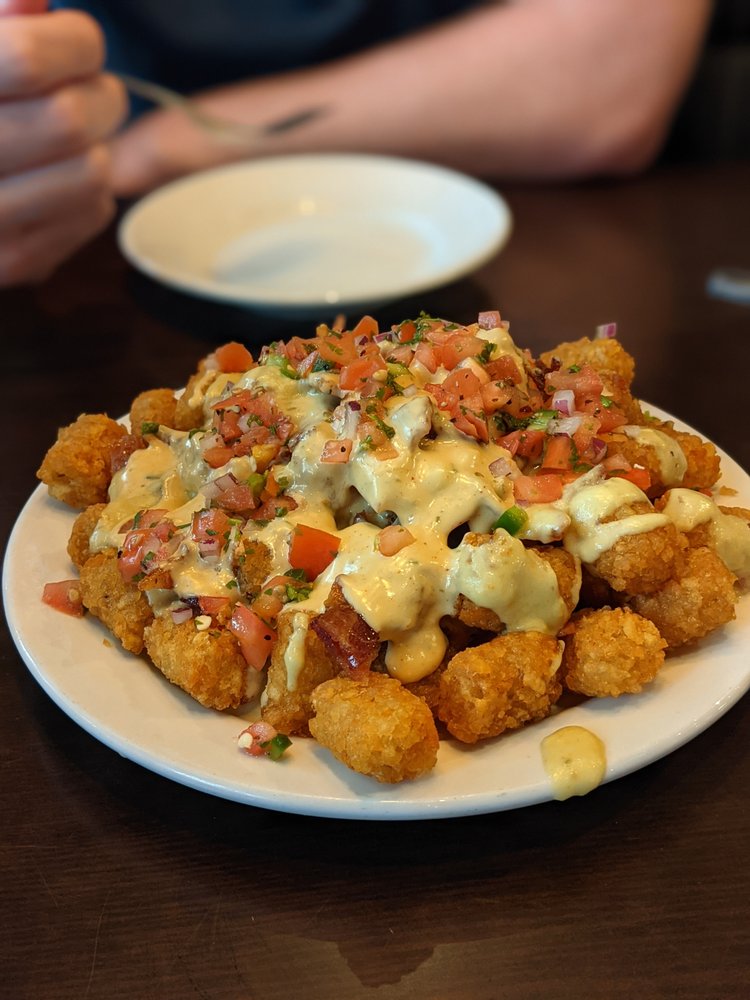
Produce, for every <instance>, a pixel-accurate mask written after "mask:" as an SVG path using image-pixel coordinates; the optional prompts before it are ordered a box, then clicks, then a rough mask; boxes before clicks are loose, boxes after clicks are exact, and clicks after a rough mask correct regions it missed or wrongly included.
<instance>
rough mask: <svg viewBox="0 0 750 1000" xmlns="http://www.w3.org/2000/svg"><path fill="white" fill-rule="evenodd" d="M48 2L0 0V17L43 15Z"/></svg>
mask: <svg viewBox="0 0 750 1000" xmlns="http://www.w3.org/2000/svg"><path fill="white" fill-rule="evenodd" d="M48 7H49V3H48V0H0V17H4V16H7V15H10V14H43V13H44V12H45V10H47V8H48Z"/></svg>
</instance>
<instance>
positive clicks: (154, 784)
mask: <svg viewBox="0 0 750 1000" xmlns="http://www.w3.org/2000/svg"><path fill="white" fill-rule="evenodd" d="M506 193H507V196H508V198H509V201H510V204H511V207H512V209H513V212H514V215H515V223H516V229H515V234H514V236H513V238H512V240H511V242H510V244H509V246H508V247H507V249H506V250H505V251H504V252H503V253H502V254H500V255H499V256H498V257H497V258H496V259H495V260H493V261H492V262H490V263H489V264H487V265H486V266H485V267H483V268H482V269H481V270H480V271H479V272H478V273H476V274H475V275H473V276H472V278H471V279H469V280H467V281H463V282H460V283H458V284H456V285H454V286H452V287H450V288H447V289H442V290H440V291H439V292H436V293H434V294H430V295H425V296H424V297H423V298H422V299H421V300H420V301H419V303H416V304H415V303H403V304H401V305H399V306H397V307H394V308H390V309H387V310H381V311H380V313H379V316H380V318H381V320H382V322H383V323H385V322H390V321H392V320H394V319H398V318H403V317H405V316H406V315H409V314H411V313H413V312H414V311H415V308H416V309H419V308H424V309H427V310H429V311H431V312H437V313H440V314H442V315H446V316H449V317H451V318H453V319H457V320H461V321H470V320H471V319H472V318H473V317H474V316H475V314H476V313H477V311H478V310H479V309H483V308H492V307H499V308H500V309H501V310H502V312H503V314H504V315H505V316H506V317H507V318H509V319H510V320H511V324H512V330H513V333H514V335H515V337H516V339H517V341H518V342H519V343H521V344H522V345H526V346H529V347H531V348H532V349H534V350H542V349H544V348H546V347H549V346H551V345H552V344H553V343H555V342H557V341H559V340H562V339H566V338H567V339H570V338H576V337H579V336H581V335H584V334H590V333H591V332H592V331H593V329H594V327H595V326H596V325H597V324H598V323H602V322H606V321H610V320H616V321H617V322H618V324H619V329H620V334H621V337H622V340H623V342H624V343H625V345H626V346H627V347H628V348H629V349H631V350H632V352H633V353H634V354H635V355H636V357H637V359H638V363H639V368H638V375H637V390H638V392H639V393H640V394H641V395H642V396H643V397H644V398H645V399H647V400H649V401H651V402H653V403H655V404H657V405H659V406H662V407H663V408H665V409H667V410H669V411H670V412H673V413H677V414H679V415H680V416H681V417H682V418H683V419H684V420H686V421H688V422H689V423H691V424H692V425H693V426H695V427H697V428H699V429H700V430H701V431H702V432H703V433H704V434H706V435H707V436H709V437H711V438H713V440H715V441H716V442H717V443H718V444H720V445H721V446H722V447H724V448H725V449H726V450H727V451H729V452H730V454H732V455H733V456H734V457H735V458H736V459H737V460H738V461H739V462H740V464H742V465H743V466H744V467H745V468H750V433H748V430H747V426H748V416H747V415H748V412H749V409H748V408H749V406H750V309H748V308H747V307H742V306H739V305H732V304H729V303H726V302H721V301H716V300H713V299H710V298H708V297H707V296H706V293H705V283H706V278H707V276H708V274H709V272H710V271H711V270H712V268H714V267H716V266H720V265H738V266H739V265H742V266H744V267H750V235H749V234H750V165H735V166H731V165H726V166H718V167H712V168H681V169H678V168H672V169H670V170H666V169H664V170H661V171H657V172H654V173H653V174H651V175H650V176H648V177H646V178H643V179H639V180H635V181H628V182H625V183H617V184H590V185H582V186H580V187H568V188H509V189H508V190H507V192H506ZM295 328H299V327H298V326H296V327H295V325H294V324H289V323H286V322H281V321H278V320H274V321H272V320H271V319H269V318H268V317H264V316H256V315H251V314H249V313H244V312H242V311H240V310H235V309H230V308H226V307H217V306H214V305H210V304H207V303H202V302H200V301H197V300H192V299H188V298H186V297H182V296H180V295H177V294H173V293H171V292H169V291H167V290H165V289H162V288H160V287H157V286H156V285H154V284H152V283H150V282H149V281H147V280H146V279H144V278H141V277H139V276H138V275H136V274H135V273H134V272H133V271H132V270H131V269H130V268H129V267H128V266H127V265H126V264H125V263H124V262H123V260H122V259H121V257H120V256H119V254H118V252H117V250H116V248H115V242H114V237H113V234H112V233H111V232H110V233H107V234H106V235H105V236H104V237H102V238H101V239H99V240H98V241H97V242H96V243H95V244H94V245H93V246H91V247H90V248H88V249H87V250H86V251H85V252H83V253H82V254H80V255H79V256H78V257H77V258H76V259H75V260H73V261H71V262H70V264H69V265H67V266H66V267H65V268H64V269H63V270H61V271H60V272H59V273H58V274H57V275H56V276H55V277H54V278H53V279H52V280H50V281H49V282H48V283H47V284H46V285H44V286H42V287H40V288H38V289H36V290H33V291H18V292H10V293H4V294H3V295H2V296H0V336H1V337H2V355H1V356H2V362H1V363H0V400H2V404H0V405H2V417H3V419H2V427H3V433H2V435H1V436H0V442H1V444H0V447H1V448H2V462H0V468H1V469H2V476H3V487H2V494H1V499H0V505H1V507H0V516H1V517H2V525H1V528H2V535H3V538H5V537H6V536H7V533H8V531H9V530H10V527H11V524H12V522H13V520H14V518H15V516H16V514H17V512H18V510H19V509H20V506H21V504H22V502H23V501H24V499H25V498H26V496H27V495H28V494H29V492H30V491H31V490H32V488H33V487H34V485H35V481H34V470H35V469H36V467H37V465H38V463H39V460H40V458H41V456H42V454H43V452H44V451H45V449H46V447H47V446H48V444H49V443H50V442H51V441H52V439H53V437H54V433H55V430H56V428H57V427H58V426H59V425H62V424H64V423H67V422H68V421H70V420H71V419H72V418H74V417H75V416H76V415H77V414H78V413H79V412H81V411H87V410H88V411H92V412H97V411H100V410H102V409H104V408H106V409H108V410H109V412H110V413H113V414H119V413H121V412H124V411H125V410H127V408H128V404H129V401H130V399H131V397H132V396H133V395H134V394H135V393H136V392H138V391H140V390H141V389H144V388H146V387H154V386H161V385H173V386H177V385H180V384H182V383H183V382H184V380H185V378H186V377H187V376H188V374H189V373H190V372H191V371H192V370H193V368H194V365H195V362H196V361H197V359H198V358H199V357H201V356H202V355H203V354H205V353H206V352H207V351H208V350H210V349H211V347H212V345H214V344H216V343H218V342H220V341H223V340H226V339H230V338H236V337H238V336H243V337H244V338H245V339H246V340H248V341H249V342H250V343H251V344H260V343H262V342H264V341H267V340H269V339H271V338H275V337H278V336H285V335H287V334H289V333H290V332H291V330H292V329H295ZM303 328H304V329H303V330H302V331H301V332H303V333H304V334H305V335H306V334H307V330H308V325H307V324H303ZM748 655H749V656H750V650H748ZM0 720H1V721H0V732H1V733H2V739H1V743H0V755H1V756H0V781H1V782H2V786H1V789H0V795H1V798H0V802H1V803H2V805H1V806H0V816H1V817H2V819H1V820H0V825H1V828H2V841H1V842H0V858H1V859H2V883H1V886H0V888H1V895H0V916H1V921H2V922H1V924H0V927H1V928H2V936H1V938H0V994H1V995H2V996H4V997H5V996H7V997H8V1000H25V998H29V1000H31V998H34V1000H46V998H54V1000H65V998H71V1000H73V998H75V1000H83V998H90V1000H93V998H99V997H101V998H107V1000H112V998H120V997H122V998H142V997H154V998H180V1000H187V998H189V997H199V998H205V1000H209V998H210V1000H224V998H226V1000H235V998H237V1000H239V998H251V997H252V998H264V997H268V996H280V997H285V998H291V1000H297V998H302V1000H317V998H320V1000H331V998H334V997H335V998H343V1000H358V998H366V997H376V996H377V997H387V998H389V1000H391V998H393V1000H400V998H430V1000H443V998H446V1000H447V998H450V1000H464V998H465V1000H483V998H497V1000H500V998H548V997H555V998H556V1000H561V998H571V1000H580V998H589V997H604V998H623V1000H632V998H636V997H637V998H649V997H664V998H675V997H700V998H706V997H711V998H714V997H715V998H730V997H740V996H748V995H750V992H749V991H750V938H749V935H748V931H749V929H750V878H749V877H748V872H749V871H750V865H749V864H748V849H749V848H750V818H749V817H750V809H748V788H750V750H748V736H750V699H748V698H745V699H744V701H741V702H740V703H739V704H738V705H737V706H736V707H735V708H733V709H732V710H731V711H730V712H729V713H728V714H727V715H726V716H724V717H723V718H722V719H721V720H720V721H719V722H717V723H716V724H715V725H714V726H712V727H711V728H710V729H709V730H708V731H707V732H705V733H704V734H702V735H701V736H699V737H698V738H697V739H695V740H693V741H692V742H691V743H689V744H687V745H686V746H685V747H683V748H682V749H680V750H678V751H677V752H675V753H673V754H671V755H670V756H669V757H667V758H665V759H663V760H661V761H659V762H657V763H655V764H652V765H651V766H649V767H647V768H645V769H644V770H642V771H640V772H638V773H636V774H633V775H631V776H630V777H627V778H624V779H621V780H619V781H617V782H614V783H612V784H609V785H606V786H603V787H601V788H600V789H598V790H597V791H596V792H595V793H593V794H591V795H590V796H588V797H586V798H582V799H574V800H570V801H568V802H566V803H549V804H545V805H540V806H536V807H533V808H527V809H523V810H519V811H515V812H504V813H498V814H494V815H486V816H477V817H470V818H464V819H454V820H444V821H425V822H406V823H393V824H386V823H378V822H370V823H367V822H356V821H334V820H322V819H312V818H304V817H297V816H293V815H286V814H283V813H274V812H268V811H263V810H259V809H254V808H251V807H248V806H242V805H237V804H233V803H230V802H226V801H223V800H220V799H215V798H211V797H208V796H206V795H203V794H200V793H198V792H195V791H192V790H189V789H187V788H185V787H182V786H180V785H178V784H174V783H171V782H169V781H167V780H165V779H162V778H160V777H157V776H156V775H154V774H152V773H150V772H148V771H146V770H143V769H141V768H140V767H138V766H137V765H135V764H133V763H130V762H129V761H128V760H126V759H123V758H120V757H119V756H117V754H115V753H113V752H112V751H110V750H109V749H107V748H106V747H104V746H102V745H100V744H99V743H97V742H96V741H95V740H94V739H93V738H91V737H90V736H89V735H87V734H86V733H85V732H84V731H83V730H81V729H79V728H78V727H77V726H76V725H75V724H74V723H72V722H71V721H70V720H69V719H68V718H67V717H66V716H65V715H64V714H63V713H62V712H61V711H59V710H58V709H57V707H56V706H55V705H54V704H53V703H52V702H51V701H50V700H49V698H48V697H47V696H46V695H45V694H44V693H43V692H42V690H41V689H40V688H39V687H38V686H37V684H36V683H35V681H34V680H33V679H32V677H31V676H30V675H29V673H28V672H27V671H26V669H25V667H24V665H23V663H22V661H21V659H20V657H19V655H18V654H17V653H16V651H15V648H14V646H13V644H12V642H11V639H10V637H9V635H8V634H7V630H4V631H3V633H2V669H1V670H0Z"/></svg>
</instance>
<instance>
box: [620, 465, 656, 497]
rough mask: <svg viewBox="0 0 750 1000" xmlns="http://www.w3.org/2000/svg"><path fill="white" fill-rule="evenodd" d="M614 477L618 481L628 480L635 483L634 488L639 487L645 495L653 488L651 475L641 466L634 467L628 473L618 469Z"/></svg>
mask: <svg viewBox="0 0 750 1000" xmlns="http://www.w3.org/2000/svg"><path fill="white" fill-rule="evenodd" d="M612 475H613V476H616V477H617V478H618V479H627V480H628V482H630V483H633V485H634V486H637V487H638V489H639V490H643V492H644V493H645V492H646V490H648V489H650V488H651V473H650V472H649V471H648V469H644V468H642V467H641V466H639V465H635V466H633V468H632V469H629V470H628V471H625V470H624V469H617V470H615V471H614V472H613V473H612Z"/></svg>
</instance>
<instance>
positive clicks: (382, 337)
mask: <svg viewBox="0 0 750 1000" xmlns="http://www.w3.org/2000/svg"><path fill="white" fill-rule="evenodd" d="M372 339H373V340H374V341H375V343H376V344H382V343H383V342H384V341H386V340H388V341H393V340H395V339H396V331H395V330H384V331H382V332H381V333H376V334H375V336H374V337H373V338H372Z"/></svg>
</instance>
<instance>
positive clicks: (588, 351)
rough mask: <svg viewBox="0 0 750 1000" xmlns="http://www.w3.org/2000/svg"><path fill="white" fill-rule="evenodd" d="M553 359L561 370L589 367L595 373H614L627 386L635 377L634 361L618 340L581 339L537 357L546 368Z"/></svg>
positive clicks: (607, 338)
mask: <svg viewBox="0 0 750 1000" xmlns="http://www.w3.org/2000/svg"><path fill="white" fill-rule="evenodd" d="M553 358H557V360H558V361H559V362H560V364H561V365H562V367H563V368H569V367H570V366H571V365H591V367H592V368H595V369H596V370H597V371H602V370H603V371H608V372H615V373H617V374H618V375H619V376H620V378H622V379H623V381H624V382H625V384H626V385H627V386H629V385H630V383H631V382H632V381H633V378H634V376H635V361H634V360H633V358H632V356H631V355H630V354H628V352H627V351H626V350H625V348H624V347H623V346H622V344H621V343H620V342H619V340H615V339H613V338H611V337H602V338H597V339H596V340H591V339H590V338H589V337H581V338H580V340H568V341H564V342H563V343H562V344H558V345H557V347H553V348H552V350H551V351H545V352H544V354H541V355H540V356H539V360H540V361H542V362H543V363H544V364H545V365H547V367H549V366H550V365H551V364H552V360H553Z"/></svg>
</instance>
